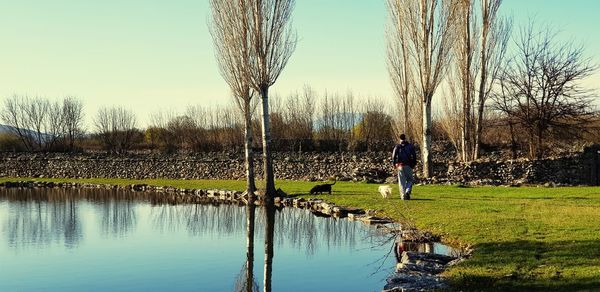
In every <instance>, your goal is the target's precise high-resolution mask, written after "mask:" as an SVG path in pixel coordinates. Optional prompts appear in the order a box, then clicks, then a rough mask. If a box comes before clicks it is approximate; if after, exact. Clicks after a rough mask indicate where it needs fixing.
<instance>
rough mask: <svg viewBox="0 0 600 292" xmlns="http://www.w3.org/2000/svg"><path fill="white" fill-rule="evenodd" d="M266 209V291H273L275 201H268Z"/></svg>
mask: <svg viewBox="0 0 600 292" xmlns="http://www.w3.org/2000/svg"><path fill="white" fill-rule="evenodd" d="M264 210H265V268H264V272H265V275H264V278H263V279H264V284H263V285H264V286H263V287H264V291H265V292H271V282H272V276H273V255H274V248H273V243H274V238H275V205H273V202H270V203H267V205H266V206H265V208H264Z"/></svg>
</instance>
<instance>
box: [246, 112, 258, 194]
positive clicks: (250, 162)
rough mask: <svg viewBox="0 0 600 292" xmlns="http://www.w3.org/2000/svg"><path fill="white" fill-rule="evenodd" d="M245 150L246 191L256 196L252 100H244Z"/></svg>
mask: <svg viewBox="0 0 600 292" xmlns="http://www.w3.org/2000/svg"><path fill="white" fill-rule="evenodd" d="M244 134H245V141H244V152H245V161H244V162H245V164H246V191H247V192H248V196H249V197H254V192H255V191H256V184H255V182H254V151H253V150H252V112H251V111H250V102H246V101H244Z"/></svg>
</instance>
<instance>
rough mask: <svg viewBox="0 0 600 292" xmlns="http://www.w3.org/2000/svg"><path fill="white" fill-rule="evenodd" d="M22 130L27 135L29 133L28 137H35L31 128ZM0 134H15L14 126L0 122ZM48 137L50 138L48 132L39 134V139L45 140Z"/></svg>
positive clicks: (35, 133)
mask: <svg viewBox="0 0 600 292" xmlns="http://www.w3.org/2000/svg"><path fill="white" fill-rule="evenodd" d="M23 131H24V132H25V133H26V134H27V135H29V137H31V138H32V139H34V140H36V139H37V132H35V131H32V130H27V129H24V130H23ZM0 134H16V128H15V127H13V126H9V125H3V124H0ZM49 138H50V135H48V134H42V135H41V139H42V140H44V141H47V139H49Z"/></svg>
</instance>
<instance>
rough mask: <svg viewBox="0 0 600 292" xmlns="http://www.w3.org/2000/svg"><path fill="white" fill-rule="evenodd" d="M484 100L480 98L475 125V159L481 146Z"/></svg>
mask: <svg viewBox="0 0 600 292" xmlns="http://www.w3.org/2000/svg"><path fill="white" fill-rule="evenodd" d="M484 105H485V104H484V102H483V101H482V99H481V98H480V99H479V106H478V108H477V124H476V125H475V145H474V147H473V160H476V159H478V158H479V151H480V150H479V149H480V148H481V134H482V133H483V110H484V109H485V108H484Z"/></svg>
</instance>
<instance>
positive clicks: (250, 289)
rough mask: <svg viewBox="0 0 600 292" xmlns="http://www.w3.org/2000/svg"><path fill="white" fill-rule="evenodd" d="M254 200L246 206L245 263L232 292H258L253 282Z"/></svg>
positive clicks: (256, 285)
mask: <svg viewBox="0 0 600 292" xmlns="http://www.w3.org/2000/svg"><path fill="white" fill-rule="evenodd" d="M254 201H255V199H254V198H250V199H249V201H248V205H246V262H245V263H244V264H243V265H242V269H241V271H240V274H239V275H238V277H237V279H236V282H235V286H234V291H236V292H254V291H259V289H258V284H257V283H256V281H255V280H254V220H255V218H254V217H255V215H256V206H255V205H254Z"/></svg>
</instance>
